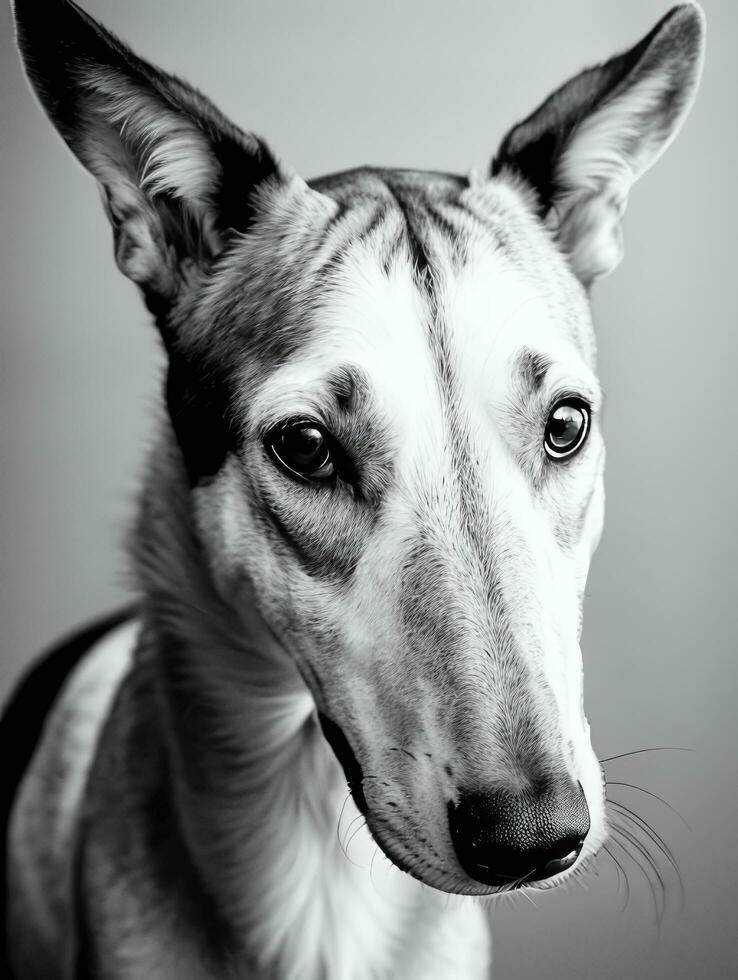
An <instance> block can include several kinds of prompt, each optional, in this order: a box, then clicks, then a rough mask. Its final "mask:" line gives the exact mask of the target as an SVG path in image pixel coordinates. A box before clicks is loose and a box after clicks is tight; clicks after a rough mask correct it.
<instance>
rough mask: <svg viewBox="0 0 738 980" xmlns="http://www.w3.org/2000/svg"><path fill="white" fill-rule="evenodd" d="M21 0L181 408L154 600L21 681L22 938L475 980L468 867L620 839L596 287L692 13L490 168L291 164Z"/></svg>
mask: <svg viewBox="0 0 738 980" xmlns="http://www.w3.org/2000/svg"><path fill="white" fill-rule="evenodd" d="M15 14H16V21H17V31H18V40H19V45H20V50H21V52H22V55H23V59H24V61H25V65H26V68H27V71H28V74H29V77H30V79H31V82H32V84H33V87H34V88H35V91H36V93H37V95H38V97H39V99H40V101H41V104H42V105H43V107H44V109H45V110H46V112H47V113H48V115H49V117H50V119H51V121H52V122H53V124H54V125H55V126H56V128H57V129H58V130H59V132H60V133H61V135H62V137H63V138H64V139H65V140H66V142H67V144H68V145H69V147H70V148H71V150H72V151H73V153H74V154H75V155H76V156H77V157H78V159H79V160H80V161H81V162H82V164H83V165H84V166H85V167H86V168H87V169H88V170H89V171H90V172H91V173H92V175H93V176H94V177H95V178H96V180H97V182H98V185H99V186H100V188H101V190H102V196H103V201H104V206H105V210H106V212H107V215H108V217H109V219H110V223H111V224H112V227H113V236H114V241H115V258H116V261H117V264H118V267H119V268H120V269H121V271H122V272H123V273H124V274H125V275H126V276H128V277H129V278H130V279H131V280H133V282H135V283H136V284H137V285H138V287H139V288H140V290H141V292H142V293H143V297H144V299H145V302H146V304H147V306H148V308H149V310H150V311H151V313H152V314H153V318H154V319H155V322H156V325H157V328H158V330H159V332H160V335H161V339H162V341H163V344H164V347H165V349H166V352H167V354H168V371H167V378H166V386H165V398H166V405H167V409H168V411H167V414H166V419H165V421H163V423H162V426H161V432H160V438H159V440H158V442H157V444H156V447H155V449H154V451H153V452H152V453H151V456H150V461H149V466H148V469H147V472H146V475H145V479H144V483H143V489H142V494H141V500H140V511H139V516H138V519H137V522H136V525H135V529H134V533H133V537H132V562H133V567H134V570H135V576H136V582H137V585H138V599H137V602H136V606H135V609H133V610H131V611H130V613H128V614H125V613H124V614H122V615H121V616H120V617H118V618H117V619H116V620H114V621H108V622H106V623H103V624H100V625H98V626H96V627H94V628H93V629H92V630H91V631H89V632H88V633H86V634H84V635H83V636H81V637H78V638H77V639H76V640H75V641H73V642H72V643H71V644H68V645H66V646H63V647H60V648H59V649H57V651H56V652H55V653H54V654H53V655H51V656H50V657H49V658H47V659H46V660H45V661H44V662H43V663H41V665H40V666H38V667H36V668H35V671H34V672H33V673H32V674H31V675H30V676H29V677H28V678H27V680H26V681H25V683H24V684H23V685H22V686H21V687H20V689H19V690H18V691H17V692H16V694H15V696H14V698H13V700H12V701H11V703H10V704H9V706H8V708H7V712H6V716H5V721H4V723H3V729H4V731H3V738H4V740H5V741H4V745H3V750H2V751H3V758H4V759H10V758H11V753H12V759H13V760H15V761H14V762H13V763H12V764H11V765H10V766H9V769H8V772H9V774H10V775H9V777H8V779H6V785H5V787H4V794H5V797H4V798H5V799H6V803H7V807H6V809H7V814H6V819H7V827H8V832H7V839H8V847H7V872H6V876H7V906H8V911H7V922H8V924H7V945H8V957H9V961H10V963H11V964H12V967H13V969H14V970H15V972H16V974H17V976H19V977H22V978H24V980H35V978H38V980H41V978H43V980H51V978H71V977H96V978H104V980H108V978H109V980H122V978H136V980H140V978H142V977H147V978H148V977H155V978H161V980H168V978H176V980H195V978H197V980H200V978H209V980H212V978H214V977H227V978H246V977H249V978H260V980H264V978H279V980H319V978H320V980H370V978H373V980H382V978H385V980H387V978H401V980H442V978H446V980H462V978H463V980H482V978H485V977H488V976H489V970H490V959H491V947H490V939H489V930H488V918H489V909H488V907H487V906H488V904H489V903H485V902H482V901H480V900H479V896H490V895H494V894H495V893H499V892H504V891H510V890H512V889H514V888H518V887H520V886H523V885H525V886H529V887H535V888H547V887H550V886H552V885H556V884H557V883H559V882H563V881H566V880H567V879H569V878H571V876H573V875H576V874H577V873H578V872H579V871H580V870H581V868H582V866H583V865H584V863H585V862H586V861H587V859H588V858H589V857H591V856H592V855H594V854H595V853H596V852H597V851H598V849H599V848H600V847H601V846H602V844H603V842H604V840H605V838H606V833H607V830H606V821H605V815H604V801H603V795H604V794H603V782H602V774H601V769H600V766H599V763H598V760H597V758H596V756H595V754H594V752H593V750H592V747H591V743H590V736H589V726H588V724H587V721H586V719H585V715H584V711H583V707H582V677H581V674H582V670H581V652H580V646H579V637H580V632H581V606H582V597H583V591H584V585H585V579H586V576H587V571H588V566H589V562H590V559H591V556H592V553H593V550H594V548H595V546H596V544H597V541H598V538H599V535H600V531H601V527H602V520H603V483H602V473H603V461H604V449H603V442H602V435H601V426H600V415H601V393H600V389H599V386H598V382H597V378H596V374H595V345H594V340H593V335H592V326H591V319H590V312H589V303H588V296H589V288H590V286H591V285H592V283H593V282H594V281H595V280H596V279H597V278H598V277H600V276H602V275H604V274H605V273H607V272H609V271H610V270H611V269H612V268H613V267H614V266H615V265H616V264H617V262H618V260H619V258H620V255H621V233H620V226H621V218H622V214H623V210H624V207H625V204H626V199H627V196H628V192H629V190H630V187H631V185H632V184H633V182H634V181H635V180H636V178H638V177H639V176H640V175H641V174H642V173H643V172H644V171H645V170H646V169H647V168H648V167H650V166H651V164H652V163H653V162H654V161H655V160H656V159H657V157H658V156H659V155H660V154H661V153H662V151H663V150H664V149H665V147H666V146H667V145H668V144H669V142H670V141H671V139H672V138H673V137H674V135H675V134H676V132H677V130H678V129H679V127H680V126H681V124H682V122H683V121H684V118H685V116H686V114H687V112H688V109H689V107H690V105H691V103H692V100H693V97H694V93H695V90H696V87H697V83H698V80H699V75H700V69H701V62H702V50H703V36H704V24H703V16H702V13H701V11H700V9H699V8H698V7H697V6H695V5H692V4H687V5H683V6H678V7H675V8H674V9H672V10H671V11H670V12H669V13H668V14H667V15H666V16H665V17H664V18H663V19H662V20H661V21H660V22H659V23H658V24H657V25H656V26H655V27H654V28H653V30H651V32H650V33H649V34H648V35H647V36H645V37H644V38H643V40H641V41H640V42H639V43H638V44H637V45H636V46H635V47H633V48H632V49H631V50H629V51H627V52H626V53H624V54H620V55H617V56H616V57H613V58H612V59H611V60H610V61H608V62H606V63H604V64H601V65H599V66H597V67H594V68H591V69H588V70H586V71H583V72H582V73H581V74H578V75H576V76H575V77H574V78H572V79H571V80H570V81H568V82H566V84H564V85H563V86H562V87H561V88H559V89H558V90H557V91H555V92H554V93H553V94H552V95H551V96H550V97H549V98H548V99H547V100H546V101H545V102H543V104H542V105H541V106H540V107H539V108H538V109H536V110H535V111H534V112H533V113H532V114H531V115H530V116H528V118H527V119H525V120H524V121H523V122H521V123H519V124H518V125H516V126H514V127H513V128H512V129H511V130H510V132H509V133H508V134H507V136H506V137H505V138H504V140H503V141H502V143H501V145H500V148H499V150H498V152H497V154H496V156H495V158H494V162H493V163H492V165H491V170H490V173H489V175H487V176H479V175H477V176H470V177H468V178H467V177H461V176H456V175H452V174H446V173H436V172H417V171H409V170H401V169H378V168H362V169H357V170H352V171H350V172H346V173H339V174H335V175H332V176H327V177H322V178H319V179H316V180H312V181H310V182H307V183H306V182H305V181H303V180H302V179H300V178H299V177H298V176H296V175H295V174H294V173H293V172H292V171H291V170H289V169H288V168H287V167H286V166H285V165H284V164H282V163H281V162H279V161H278V160H277V159H276V157H275V156H274V155H273V153H272V152H271V150H270V149H269V148H268V147H267V146H266V144H265V143H263V142H262V141H261V140H260V139H258V138H257V137H256V136H253V135H251V134H250V133H246V132H243V131H241V130H240V129H238V128H236V127H235V126H234V125H233V124H232V123H230V122H229V121H228V120H227V119H225V118H224V117H223V116H222V115H221V114H220V112H219V111H218V110H217V109H216V108H215V107H214V106H213V105H212V104H211V103H210V102H209V101H208V100H207V99H206V98H205V97H204V96H202V95H201V94H200V93H198V92H196V91H195V90H193V89H192V88H190V87H189V86H188V85H186V84H185V83H183V82H182V81H180V80H179V79H177V78H174V77H173V76H171V75H168V74H165V73H163V72H161V71H159V70H158V69H156V68H154V67H152V66H151V65H150V64H147V63H146V62H144V61H142V60H141V59H140V58H138V57H137V56H136V55H134V54H133V53H132V52H131V51H130V50H129V49H128V48H127V47H126V46H125V45H124V44H122V43H121V42H120V41H119V40H117V39H116V38H115V37H113V36H112V35H111V34H109V33H108V32H107V31H106V30H105V29H104V28H102V27H101V26H100V25H99V24H97V23H96V22H95V21H94V20H93V19H92V18H91V17H89V16H88V15H87V14H85V13H84V12H83V11H82V10H80V9H79V8H78V7H77V6H76V5H75V4H73V3H71V2H68V0H35V2H31V0H16V3H15ZM347 787H348V791H347ZM337 830H338V833H337ZM351 835H353V840H352V841H351V843H350V845H349V847H348V848H347V849H346V850H347V851H348V854H347V853H346V852H345V850H344V848H342V846H341V845H342V844H345V843H346V841H347V840H348V838H349V837H350V836H351ZM378 854H379V855H380V860H379V861H377V862H375V861H374V857H376V856H377V855H378ZM381 855H384V857H386V858H387V859H389V860H384V859H382V858H381ZM449 893H452V894H453V895H454V896H458V897H453V898H450V897H449Z"/></svg>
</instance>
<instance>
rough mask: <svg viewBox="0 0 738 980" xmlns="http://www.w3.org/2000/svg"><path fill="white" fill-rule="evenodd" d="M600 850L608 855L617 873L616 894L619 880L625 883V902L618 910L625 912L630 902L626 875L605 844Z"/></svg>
mask: <svg viewBox="0 0 738 980" xmlns="http://www.w3.org/2000/svg"><path fill="white" fill-rule="evenodd" d="M602 849H603V850H604V851H605V853H606V854H609V856H610V858H611V859H612V861H613V862H614V863H615V870H616V871H617V873H618V892H619V891H620V879H621V878H622V879H623V881H624V882H625V902H624V904H623V907H622V908H621V909H620V911H621V912H625V910H626V909H627V907H628V902H629V901H630V883H629V881H628V874H627V872H626V870H625V868H624V867H623V866H622V864H621V863H620V861H618V859H617V858H616V857H615V855H614V854H613V853H612V851H611V850H610V848H609V847H608V846H607V844H603V845H602Z"/></svg>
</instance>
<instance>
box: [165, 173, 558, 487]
mask: <svg viewBox="0 0 738 980" xmlns="http://www.w3.org/2000/svg"><path fill="white" fill-rule="evenodd" d="M312 190H313V191H317V192H318V193H311V192H310V191H309V190H306V188H305V185H304V184H300V183H299V182H291V183H289V184H287V185H283V184H273V185H271V186H266V187H265V188H264V189H263V191H262V197H261V201H260V203H258V206H257V208H256V221H255V223H254V225H253V226H252V228H251V230H250V231H249V232H248V233H247V234H245V235H239V236H236V237H235V238H234V240H233V242H232V245H231V247H230V248H229V249H228V250H227V251H226V253H225V254H224V255H223V256H222V257H221V258H220V260H219V261H218V262H217V263H216V266H215V268H214V269H213V271H212V272H211V274H210V276H209V277H208V279H207V281H206V282H205V284H204V287H203V289H202V290H201V292H200V295H199V296H198V298H197V299H196V300H195V302H194V304H193V305H191V306H190V314H191V316H190V318H189V319H190V324H189V325H183V330H182V336H183V343H184V344H185V345H187V346H189V347H190V349H191V350H192V349H193V348H194V350H192V355H193V358H194V359H198V360H201V361H202V364H203V371H204V373H205V374H206V375H207V376H208V377H215V376H216V375H217V376H218V377H220V378H222V381H221V382H220V383H221V384H222V385H223V386H224V388H227V389H228V392H227V395H226V396H224V397H223V398H221V399H215V402H216V403H217V404H222V405H223V406H225V407H224V409H223V420H224V426H225V429H224V435H223V438H219V439H218V440H217V442H218V444H219V445H220V446H222V451H221V453H220V457H219V460H220V462H221V463H222V459H223V458H224V457H225V454H226V453H227V452H228V451H230V450H232V449H234V448H237V438H238V436H237V434H238V432H239V431H240V428H241V426H240V424H239V416H240V414H241V411H240V410H239V408H238V404H237V403H239V402H240V403H241V404H243V402H244V401H247V399H248V392H249V391H253V389H254V386H255V385H257V384H258V383H259V379H260V378H263V377H265V376H267V375H268V374H270V373H271V372H272V371H273V370H274V369H275V367H277V366H278V365H280V364H284V363H286V362H287V361H289V360H291V359H293V358H295V357H299V353H300V350H302V349H304V348H305V347H306V346H307V345H308V344H309V341H310V339H311V337H312V336H313V335H314V333H315V331H316V330H318V329H321V324H320V320H319V315H318V314H319V310H320V309H321V307H324V306H325V304H326V303H328V302H330V296H331V293H332V291H333V290H335V289H337V288H340V285H341V283H342V279H341V276H342V275H343V272H344V260H345V259H347V258H348V256H349V255H352V254H356V253H355V250H356V249H357V248H364V250H365V252H366V259H367V261H372V257H374V259H375V260H376V261H377V263H378V267H379V268H381V269H383V270H384V272H385V274H387V275H388V276H389V275H390V274H391V273H392V271H393V270H394V269H395V268H396V267H397V265H398V263H407V262H408V260H409V263H410V270H411V273H412V275H413V277H414V279H415V282H416V285H417V287H418V288H419V290H420V291H421V294H422V295H423V296H424V297H425V301H426V303H427V308H428V311H429V322H428V324H427V329H428V337H429V341H430V344H431V348H432V351H433V353H434V358H435V363H436V369H437V373H438V377H439V382H440V384H441V388H442V389H446V394H447V395H448V394H449V389H450V387H456V382H454V381H452V376H453V375H454V374H455V367H454V365H453V364H452V358H451V354H452V350H453V342H452V340H451V338H449V337H448V336H447V335H446V329H445V326H444V325H443V324H441V323H440V318H441V315H442V314H441V302H440V292H441V291H442V290H443V288H444V284H445V283H447V282H448V281H449V280H450V279H451V278H452V277H453V276H454V274H455V273H456V272H458V271H459V268H460V267H461V266H462V265H463V264H464V263H465V262H466V261H467V258H468V255H469V253H470V250H471V249H472V247H483V248H487V249H490V248H491V249H492V250H495V251H496V250H499V251H500V252H502V253H504V258H505V259H506V260H507V261H509V262H512V263H513V264H514V265H515V266H516V267H517V266H518V265H519V264H527V266H528V267H530V266H531V256H533V260H535V255H536V253H537V251H540V250H542V249H543V248H544V247H545V246H548V247H549V248H550V249H551V250H552V251H553V246H552V245H551V243H550V242H548V241H547V239H546V236H545V233H543V232H542V231H541V229H540V228H538V227H537V226H536V224H535V219H534V218H533V216H532V214H531V213H530V212H529V211H528V210H527V205H526V200H525V197H524V195H523V194H521V193H520V192H519V191H518V190H517V189H516V188H515V187H514V186H513V185H511V184H510V183H508V182H506V181H504V180H497V181H493V182H489V181H487V182H483V183H480V184H478V185H473V184H469V181H468V180H467V179H466V178H463V177H459V176H455V175H452V174H437V173H430V172H422V171H401V170H372V169H366V168H365V169H360V170H355V171H349V172H347V173H344V174H335V175H331V176H329V177H324V178H321V179H319V180H316V181H314V182H313V183H312ZM528 239H531V241H528ZM518 240H519V242H518ZM516 242H518V244H515V243H516ZM546 257H547V258H550V256H549V255H548V253H547V254H546ZM533 264H534V265H535V266H537V267H539V268H540V267H541V266H546V265H554V266H555V264H556V263H555V262H535V261H533ZM549 275H550V274H549ZM569 278H572V279H573V277H571V276H569ZM343 284H344V285H345V276H344V279H343ZM546 292H547V293H556V292H557V289H556V287H555V284H551V287H550V288H548V289H546ZM558 293H559V295H560V294H561V289H558ZM563 305H564V306H566V303H564V304H563ZM563 318H564V317H563V316H562V319H563ZM216 369H217V370H216ZM234 400H235V403H236V404H234ZM197 401H198V397H197V392H196V391H193V390H192V386H191V385H188V386H187V395H186V404H187V405H188V415H189V416H190V417H191V418H192V419H193V424H195V425H196V428H197V437H198V438H200V435H201V433H202V426H201V425H197V420H196V415H197V413H196V411H191V410H190V406H191V405H196V404H197ZM210 401H211V402H212V401H213V399H212V398H211V399H210ZM446 401H447V402H448V404H451V403H452V402H453V401H454V398H450V397H447V398H446ZM174 409H175V411H176V410H177V406H176V405H175V406H174ZM226 416H228V418H226ZM452 422H453V420H452ZM454 429H455V430H458V429H459V427H458V426H457V425H454ZM179 435H180V441H181V442H182V443H187V442H189V443H192V442H194V441H195V440H188V439H187V434H186V432H180V433H179ZM462 449H463V447H462ZM219 460H218V459H216V460H211V459H209V460H208V465H207V471H208V472H207V473H206V474H204V475H211V474H212V473H213V472H215V471H217V467H218V462H219ZM197 468H198V466H197V461H195V463H194V465H193V466H192V467H191V470H192V472H191V479H192V481H193V482H197V479H198V474H197Z"/></svg>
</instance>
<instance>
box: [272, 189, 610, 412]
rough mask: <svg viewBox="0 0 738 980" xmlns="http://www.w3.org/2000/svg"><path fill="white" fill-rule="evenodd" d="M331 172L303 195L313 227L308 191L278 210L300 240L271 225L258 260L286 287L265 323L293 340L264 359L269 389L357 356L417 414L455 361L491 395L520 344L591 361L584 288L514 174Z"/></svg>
mask: <svg viewBox="0 0 738 980" xmlns="http://www.w3.org/2000/svg"><path fill="white" fill-rule="evenodd" d="M339 176H340V175H339ZM325 181H326V182H325V183H323V182H318V183H317V184H316V185H315V186H316V187H317V188H321V190H320V192H319V193H314V194H313V193H311V192H308V194H307V195H303V196H304V197H306V198H307V200H305V201H304V205H303V206H304V212H303V213H302V224H300V219H301V210H300V204H299V202H298V203H297V204H293V205H292V206H291V207H287V206H285V204H284V203H282V204H281V206H280V207H279V208H276V209H275V208H273V207H272V209H271V212H270V213H271V214H272V215H275V214H276V215H281V216H282V222H283V221H284V216H285V215H287V214H288V213H289V214H290V215H291V217H290V220H289V221H288V222H287V226H288V227H289V229H290V234H291V235H292V239H291V241H290V244H289V247H288V248H286V247H285V243H286V242H287V241H288V238H287V235H286V234H285V233H278V232H277V231H276V230H273V231H271V232H269V230H268V231H267V235H266V237H265V239H264V244H265V246H266V247H265V249H263V250H262V251H261V253H260V259H259V260H260V263H262V265H264V266H265V267H266V268H269V269H270V274H269V276H268V277H266V278H265V281H264V284H265V286H266V288H267V289H268V291H269V293H270V294H271V295H274V294H275V293H276V295H277V296H281V297H282V311H281V314H280V317H279V318H278V322H276V323H275V322H274V321H272V322H271V324H270V325H269V328H268V332H267V336H268V339H269V342H270V343H273V341H274V338H275V337H276V336H281V337H282V338H283V343H282V344H281V345H280V346H279V347H276V346H275V347H274V354H273V358H272V359H273V363H272V364H266V365H263V367H265V368H266V370H263V371H262V372H261V379H262V381H263V382H265V386H264V387H265V390H264V392H263V393H264V396H265V398H266V399H268V397H269V395H270V393H271V394H273V395H274V396H275V397H279V396H284V397H287V398H289V391H290V389H291V388H292V389H294V390H295V391H299V390H303V391H306V390H308V389H310V388H311V387H313V386H316V385H319V384H320V383H321V381H322V380H323V379H324V378H325V377H326V376H328V375H329V374H330V373H331V372H332V371H334V370H335V369H336V368H339V367H343V366H344V365H351V366H353V367H356V368H359V369H360V370H361V372H362V374H363V375H364V376H365V377H367V378H368V379H369V381H370V384H371V387H372V389H373V390H374V392H375V394H376V397H377V398H379V399H380V400H384V399H386V400H387V402H389V404H387V406H386V407H387V408H388V409H390V410H392V411H394V410H396V409H398V408H399V407H400V406H399V405H398V404H397V402H398V399H399V400H402V401H404V402H405V403H406V406H405V409H406V415H407V417H408V419H409V420H412V419H413V418H414V417H415V416H416V415H417V412H418V411H419V410H420V406H423V410H425V411H427V408H428V405H429V404H430V403H431V402H433V401H437V396H438V389H439V385H438V381H439V376H442V375H443V374H444V372H445V371H447V370H451V369H453V370H456V371H459V372H461V374H462V381H463V382H464V383H465V384H466V385H467V386H469V387H470V388H473V389H477V390H485V391H486V393H487V394H488V395H490V396H491V397H494V394H495V389H498V390H501V389H504V387H505V382H506V379H507V375H508V373H509V364H510V361H511V359H512V358H513V357H514V355H515V354H516V353H517V352H518V351H520V350H522V349H523V348H526V349H533V350H539V351H540V352H541V353H543V354H545V355H546V356H548V357H550V358H551V359H553V360H555V361H562V360H564V361H566V360H567V359H569V360H571V359H572V358H574V359H577V360H579V359H582V360H584V361H585V363H586V362H589V361H590V360H591V354H592V350H593V343H592V339H591V324H590V319H589V310H588V304H587V301H586V297H585V296H584V293H583V291H582V289H581V287H580V286H579V284H578V282H577V281H576V280H575V278H574V276H573V275H572V274H571V272H570V270H569V269H568V267H567V266H566V263H565V261H564V259H563V257H562V256H561V255H560V254H559V252H558V250H557V249H556V247H555V245H554V244H553V242H552V240H551V239H550V237H549V235H548V234H547V232H546V231H545V229H543V227H542V226H541V224H540V222H539V221H538V220H537V219H536V218H535V216H534V214H533V213H532V211H531V209H530V207H529V205H528V202H527V200H526V198H525V193H524V192H522V193H521V191H520V190H519V189H518V188H516V187H515V186H514V185H513V184H510V183H509V182H507V181H505V180H491V181H477V182H469V183H467V182H466V181H465V180H462V179H461V178H447V177H445V175H433V174H416V173H414V172H399V174H398V172H392V173H391V174H390V175H388V174H387V173H386V172H375V171H369V172H363V171H362V172H352V173H351V174H349V175H347V176H345V177H343V179H339V178H326V179H325ZM326 190H327V191H329V192H330V194H331V195H333V196H331V197H330V198H329V203H328V205H327V204H326V201H325V199H324V198H325V194H324V191H326ZM317 198H320V199H323V200H322V202H321V201H319V200H317ZM330 204H335V205H336V207H334V208H331V207H330ZM321 208H322V209H323V210H322V211H321ZM317 215H320V217H316V216H317ZM272 220H274V219H273V218H272ZM277 224H279V221H278V222H277ZM267 229H268V225H267ZM270 242H272V243H276V249H277V250H278V251H280V252H281V254H282V265H283V276H284V278H283V280H282V282H279V265H280V260H279V255H278V254H276V253H275V254H273V255H272V257H271V259H269V258H268V246H269V243H270ZM297 242H300V243H301V246H300V247H298V246H297V244H296V243H297ZM285 252H288V253H289V254H287V255H286V254H285ZM275 283H276V286H275ZM270 301H271V300H270ZM263 306H264V304H262V308H263ZM295 314H296V315H295ZM268 346H269V345H268V344H267V343H264V344H262V345H261V348H262V350H263V349H265V348H266V347H268ZM259 387H262V386H261V385H260V386H259ZM434 395H435V397H434Z"/></svg>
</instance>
